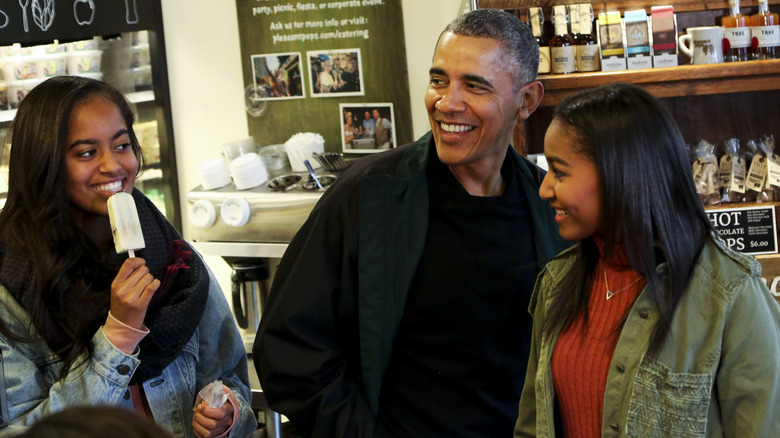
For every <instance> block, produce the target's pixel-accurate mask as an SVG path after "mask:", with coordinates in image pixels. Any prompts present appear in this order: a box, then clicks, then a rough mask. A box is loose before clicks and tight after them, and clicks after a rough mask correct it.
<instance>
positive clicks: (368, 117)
mask: <svg viewBox="0 0 780 438" xmlns="http://www.w3.org/2000/svg"><path fill="white" fill-rule="evenodd" d="M370 118H371V114H370V113H369V112H368V111H366V117H365V119H366V120H368V119H370Z"/></svg>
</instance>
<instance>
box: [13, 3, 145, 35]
mask: <svg viewBox="0 0 780 438" xmlns="http://www.w3.org/2000/svg"><path fill="white" fill-rule="evenodd" d="M157 14H159V0H13V1H8V2H2V3H0V44H2V45H7V44H11V43H21V44H22V45H36V44H44V43H50V42H51V41H53V40H54V39H57V40H58V41H59V42H70V41H78V40H83V39H88V38H92V37H93V36H96V35H97V36H103V35H116V34H119V33H122V32H131V31H137V30H148V29H152V28H153V27H155V26H154V20H155V19H156V18H159V16H158V15H157Z"/></svg>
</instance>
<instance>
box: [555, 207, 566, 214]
mask: <svg viewBox="0 0 780 438" xmlns="http://www.w3.org/2000/svg"><path fill="white" fill-rule="evenodd" d="M555 215H556V216H565V215H566V210H564V209H562V208H556V209H555Z"/></svg>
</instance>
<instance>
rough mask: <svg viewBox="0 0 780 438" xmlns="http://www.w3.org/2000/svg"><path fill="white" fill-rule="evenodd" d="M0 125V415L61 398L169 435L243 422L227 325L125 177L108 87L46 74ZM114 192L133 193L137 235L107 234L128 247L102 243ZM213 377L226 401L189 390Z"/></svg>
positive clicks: (122, 121)
mask: <svg viewBox="0 0 780 438" xmlns="http://www.w3.org/2000/svg"><path fill="white" fill-rule="evenodd" d="M10 136H11V137H10V140H11V141H10V144H11V145H13V147H11V148H10V153H8V154H7V156H6V157H5V158H7V159H8V165H9V185H8V198H7V201H6V205H5V207H4V208H3V210H2V212H0V352H2V366H3V367H2V371H3V372H4V374H5V379H4V383H5V388H4V392H5V395H6V401H7V406H6V405H3V406H2V407H3V408H6V407H7V412H3V413H2V418H3V419H4V420H6V419H7V420H8V421H10V423H11V425H10V427H12V428H13V427H17V426H18V427H24V426H28V425H30V424H32V423H34V422H36V421H37V420H38V419H40V418H42V417H44V416H46V415H48V414H50V413H53V412H57V411H60V410H63V409H65V408H67V407H70V406H74V405H83V404H88V405H97V404H108V405H118V406H122V407H126V408H127V409H131V410H135V412H137V413H139V414H141V415H145V416H149V417H151V418H153V419H154V421H155V422H156V423H157V424H158V425H160V426H161V427H163V428H164V429H166V430H168V431H170V432H172V433H173V434H174V435H176V436H184V437H195V436H197V437H207V436H212V437H213V436H229V437H245V436H249V435H251V433H252V432H253V431H254V429H255V428H256V421H255V418H254V415H253V414H252V411H251V408H250V400H251V392H250V390H249V384H248V382H249V379H248V374H247V362H246V353H245V350H244V347H243V343H242V342H241V338H240V335H239V333H238V331H237V329H236V326H235V323H234V322H233V318H232V316H231V314H230V311H229V309H228V305H227V302H226V301H225V298H224V295H223V294H222V292H221V291H220V289H219V286H218V284H217V282H216V281H215V280H214V278H213V276H212V274H211V272H210V271H209V270H208V268H207V267H206V265H205V264H204V263H203V260H202V259H201V258H200V256H199V255H198V254H197V253H194V252H193V251H192V250H191V249H190V248H189V246H188V245H187V244H186V243H185V242H184V241H183V240H182V238H181V236H180V235H179V233H178V232H177V231H176V230H175V229H174V228H173V226H172V225H171V224H170V223H169V222H168V221H167V220H166V219H165V218H164V217H163V216H162V215H161V214H160V212H159V211H158V210H157V209H156V208H155V207H154V205H153V204H152V203H151V202H150V201H149V200H148V199H147V198H146V197H144V195H143V194H141V192H139V191H138V190H135V189H134V188H133V186H134V183H135V179H136V175H137V173H138V171H139V167H140V163H141V162H142V156H141V149H140V145H139V144H138V140H137V138H136V136H135V133H134V131H133V114H132V111H131V109H130V107H129V105H128V103H127V102H126V101H125V99H124V97H123V96H122V94H121V93H119V92H118V91H117V90H116V89H114V88H112V87H111V86H110V85H108V84H106V83H104V82H100V81H96V80H92V79H87V78H81V77H69V76H59V77H54V78H51V79H49V80H47V81H45V82H43V83H41V84H40V85H38V86H37V87H35V89H33V90H32V91H30V93H29V94H28V95H27V97H26V98H25V99H24V101H23V102H22V104H21V105H20V107H19V110H18V112H17V115H16V118H15V119H14V121H13V123H12V125H11V129H10ZM7 143H8V142H7ZM6 152H7V151H6ZM115 192H126V193H130V194H131V195H132V198H133V199H134V200H135V204H136V206H137V210H138V215H139V218H140V224H141V228H142V232H143V237H144V239H143V240H144V243H141V244H140V245H139V244H137V243H133V244H130V245H132V246H144V245H145V248H143V249H141V248H137V247H134V248H127V247H124V246H123V245H125V243H119V242H118V243H117V246H118V247H119V249H121V250H122V251H125V250H128V249H133V250H138V252H137V255H138V257H132V258H128V256H127V255H126V254H124V253H122V254H117V251H116V250H115V247H114V241H113V239H112V233H111V227H110V225H109V217H108V207H107V200H108V199H109V196H111V195H112V194H113V193H115ZM218 379H219V380H221V381H222V383H223V384H224V393H225V395H227V401H226V402H225V403H224V405H222V407H219V408H217V407H210V406H208V405H207V404H204V403H201V398H200V397H199V393H198V391H200V390H201V389H207V390H208V389H211V388H213V386H212V385H211V383H212V382H213V381H215V380H218ZM2 383H3V381H2V379H0V384H2ZM217 387H218V385H217ZM202 393H203V391H201V394H202ZM217 398H220V397H217ZM193 407H194V409H193ZM118 432H119V431H118Z"/></svg>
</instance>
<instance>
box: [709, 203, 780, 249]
mask: <svg viewBox="0 0 780 438" xmlns="http://www.w3.org/2000/svg"><path fill="white" fill-rule="evenodd" d="M707 217H708V218H709V219H710V222H711V223H712V225H713V226H714V227H715V230H716V231H717V232H718V235H719V236H720V238H721V239H723V241H724V242H726V245H728V247H729V248H731V249H733V250H735V251H739V252H742V253H745V254H751V255H759V254H776V253H777V252H778V248H777V220H776V218H775V207H774V206H773V205H767V206H766V207H740V208H715V209H707Z"/></svg>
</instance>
